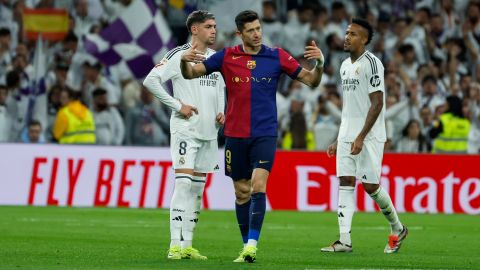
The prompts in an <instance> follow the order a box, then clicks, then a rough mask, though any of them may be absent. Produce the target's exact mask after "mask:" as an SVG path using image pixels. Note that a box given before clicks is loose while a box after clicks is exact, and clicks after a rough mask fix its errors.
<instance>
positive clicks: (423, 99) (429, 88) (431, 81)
mask: <svg viewBox="0 0 480 270" xmlns="http://www.w3.org/2000/svg"><path fill="white" fill-rule="evenodd" d="M437 89H438V87H437V80H436V79H435V77H433V76H431V75H429V76H426V77H425V78H424V79H423V81H422V94H421V96H420V98H419V99H420V106H422V107H423V106H428V107H429V108H430V110H431V111H432V112H435V111H436V109H437V107H438V106H441V105H443V104H445V99H444V98H443V97H442V96H441V95H439V94H438V90H437Z"/></svg>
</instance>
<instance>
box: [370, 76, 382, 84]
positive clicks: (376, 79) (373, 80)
mask: <svg viewBox="0 0 480 270" xmlns="http://www.w3.org/2000/svg"><path fill="white" fill-rule="evenodd" d="M380 82H381V80H380V77H379V76H378V75H373V76H372V78H370V85H371V86H373V87H377V86H379V85H380Z"/></svg>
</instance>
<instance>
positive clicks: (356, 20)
mask: <svg viewBox="0 0 480 270" xmlns="http://www.w3.org/2000/svg"><path fill="white" fill-rule="evenodd" d="M352 24H357V25H360V26H361V27H363V28H365V29H366V30H367V31H368V39H367V43H365V45H368V43H370V41H372V37H373V27H372V26H371V25H370V23H369V22H368V21H367V20H364V19H359V18H353V19H352Z"/></svg>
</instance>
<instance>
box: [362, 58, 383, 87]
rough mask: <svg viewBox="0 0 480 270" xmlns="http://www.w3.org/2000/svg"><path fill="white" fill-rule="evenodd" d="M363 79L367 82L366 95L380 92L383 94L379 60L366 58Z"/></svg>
mask: <svg viewBox="0 0 480 270" xmlns="http://www.w3.org/2000/svg"><path fill="white" fill-rule="evenodd" d="M367 60H368V61H366V62H365V63H366V68H365V77H366V81H367V88H368V93H369V94H370V93H373V92H376V91H382V92H384V93H385V78H384V68H383V64H382V62H381V61H380V60H378V59H377V58H374V57H370V56H367Z"/></svg>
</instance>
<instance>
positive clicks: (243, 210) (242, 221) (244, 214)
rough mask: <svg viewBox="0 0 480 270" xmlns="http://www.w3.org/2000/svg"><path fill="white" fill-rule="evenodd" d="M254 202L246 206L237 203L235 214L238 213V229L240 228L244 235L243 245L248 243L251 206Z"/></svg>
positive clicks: (245, 204) (247, 203)
mask: <svg viewBox="0 0 480 270" xmlns="http://www.w3.org/2000/svg"><path fill="white" fill-rule="evenodd" d="M251 202H252V200H251V199H250V200H248V202H246V203H244V204H238V203H235V212H236V213H237V221H238V227H239V228H240V233H241V234H242V239H243V243H244V244H246V243H247V242H248V228H249V221H250V204H251Z"/></svg>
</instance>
